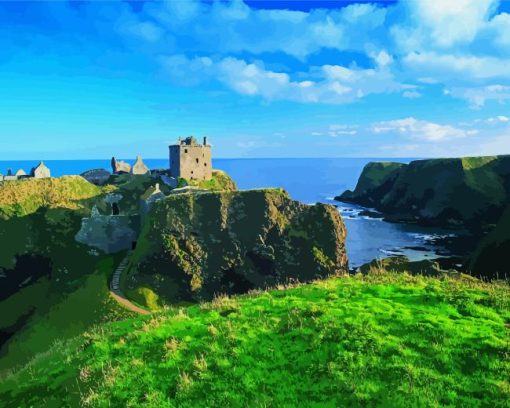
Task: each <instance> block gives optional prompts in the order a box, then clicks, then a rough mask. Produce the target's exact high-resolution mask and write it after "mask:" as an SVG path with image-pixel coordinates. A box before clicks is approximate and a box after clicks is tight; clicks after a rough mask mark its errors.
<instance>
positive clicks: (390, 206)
mask: <svg viewBox="0 0 510 408" xmlns="http://www.w3.org/2000/svg"><path fill="white" fill-rule="evenodd" d="M335 199H336V200H339V201H344V202H351V203H356V204H360V205H363V206H367V207H373V208H375V209H377V210H379V211H381V212H382V213H383V214H384V215H385V216H386V219H388V220H391V221H401V222H416V223H420V224H430V225H441V226H457V227H465V228H469V229H480V228H483V227H485V226H488V225H490V224H494V223H495V222H497V220H498V219H499V217H500V216H501V214H502V212H503V210H504V208H505V206H506V205H507V203H508V201H509V199H510V156H508V155H507V156H489V157H466V158H454V159H430V160H416V161H412V162H410V163H409V164H401V163H369V164H367V165H366V166H365V168H364V169H363V172H362V174H361V176H360V178H359V180H358V184H357V185H356V188H355V189H354V191H350V190H347V191H345V192H344V193H343V194H341V195H340V196H338V197H335Z"/></svg>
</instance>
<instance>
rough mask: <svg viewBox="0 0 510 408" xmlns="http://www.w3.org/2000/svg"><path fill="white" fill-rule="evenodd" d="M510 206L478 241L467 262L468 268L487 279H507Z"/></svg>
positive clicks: (508, 274) (509, 244)
mask: <svg viewBox="0 0 510 408" xmlns="http://www.w3.org/2000/svg"><path fill="white" fill-rule="evenodd" d="M509 254H510V206H509V207H507V209H506V210H505V212H504V213H503V216H502V217H501V219H500V220H499V222H498V223H497V225H496V227H495V228H494V229H493V230H492V231H491V232H490V233H489V234H488V235H487V236H486V237H485V238H484V239H483V240H482V241H481V242H480V244H479V245H478V248H477V249H476V250H475V251H474V252H473V254H472V255H471V257H470V260H469V263H468V270H469V272H470V273H471V274H473V275H476V276H483V277H486V278H489V279H509V278H510V267H509V266H508V265H509V262H508V256H509Z"/></svg>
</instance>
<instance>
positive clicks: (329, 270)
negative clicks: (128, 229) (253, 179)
mask: <svg viewBox="0 0 510 408" xmlns="http://www.w3.org/2000/svg"><path fill="white" fill-rule="evenodd" d="M345 235H346V230H345V226H344V223H343V221H342V219H341V217H340V215H339V213H338V211H337V210H336V209H335V208H334V207H333V206H329V205H325V204H316V205H313V206H308V205H304V204H301V203H299V202H297V201H293V200H291V199H290V198H289V196H288V194H287V193H286V192H284V191H283V190H280V189H268V190H249V191H237V192H226V191H222V192H205V193H204V192H201V193H187V194H176V195H171V196H169V197H166V198H165V199H163V200H160V201H158V202H157V203H155V204H154V206H153V208H152V210H151V211H150V212H149V214H148V216H147V217H146V220H145V222H144V226H143V229H142V233H141V235H140V238H139V240H138V245H137V248H136V250H135V251H134V253H133V255H132V257H131V260H130V264H131V267H130V274H131V278H130V279H129V282H130V286H131V287H130V288H131V289H132V290H134V289H135V288H136V287H137V286H140V285H142V282H147V281H148V280H149V281H150V280H151V279H152V282H153V284H151V285H150V286H151V287H153V288H154V289H155V290H156V291H159V293H158V295H160V296H162V297H165V296H167V297H168V298H169V299H170V300H171V301H173V302H175V301H176V300H179V299H180V300H199V299H210V298H212V297H213V296H214V295H215V294H218V293H242V292H247V291H248V290H250V289H255V288H263V287H266V286H272V285H275V284H278V283H283V282H286V281H288V280H292V279H297V280H300V281H309V280H312V279H315V278H320V277H325V276H328V275H332V274H337V273H345V272H347V270H348V262H347V256H346V252H345V246H344V242H345ZM165 288H166V289H165ZM165 291H166V293H165Z"/></svg>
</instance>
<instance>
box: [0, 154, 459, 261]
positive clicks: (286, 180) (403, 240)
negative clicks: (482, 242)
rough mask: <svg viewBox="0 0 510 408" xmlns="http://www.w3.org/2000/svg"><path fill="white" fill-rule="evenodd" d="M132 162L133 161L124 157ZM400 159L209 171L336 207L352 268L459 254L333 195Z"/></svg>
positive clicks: (227, 162) (56, 169)
mask: <svg viewBox="0 0 510 408" xmlns="http://www.w3.org/2000/svg"><path fill="white" fill-rule="evenodd" d="M122 160H125V161H127V162H129V163H131V164H133V162H134V160H128V159H122ZM384 160H391V161H399V162H402V163H408V162H409V161H411V160H413V159H412V158H401V159H385V158H323V159H321V158H292V159H287V158H285V159H273V158H271V159H245V158H242V159H214V160H213V167H214V168H215V169H220V170H224V171H226V172H227V173H228V174H229V175H230V176H231V177H232V178H233V179H234V181H235V182H236V183H237V186H238V187H239V188H240V189H250V188H261V187H282V188H284V189H285V190H287V191H288V192H289V194H290V195H291V197H292V198H293V199H296V200H299V201H302V202H304V203H307V204H313V203H317V202H321V203H327V204H333V205H335V206H337V208H338V211H339V212H340V213H341V215H342V217H343V219H344V222H345V224H346V227H347V241H346V248H347V255H348V257H349V264H350V266H351V267H352V268H356V267H358V266H360V265H362V264H364V263H366V262H370V261H371V260H373V259H378V258H385V257H388V256H399V255H403V256H407V257H408V258H409V259H410V260H413V261H414V260H423V259H434V258H438V257H441V256H450V255H457V254H453V253H451V252H450V251H449V249H448V248H446V247H444V246H442V245H441V244H438V242H442V241H444V239H445V238H449V237H455V235H456V234H458V232H454V231H452V230H443V229H438V228H432V227H420V226H416V225H406V224H397V223H389V222H386V221H384V220H383V219H382V217H380V218H373V217H367V216H364V215H362V214H360V213H361V211H363V210H364V209H365V208H363V207H360V206H357V205H353V204H347V203H342V202H338V201H335V200H334V197H335V196H337V195H339V194H340V193H342V192H343V191H345V190H346V189H351V190H352V189H354V187H355V186H356V182H357V180H358V178H359V176H360V174H361V171H362V170H363V167H364V166H365V165H366V164H367V163H368V162H370V161H384ZM144 162H145V163H146V164H147V165H148V166H149V167H150V168H151V169H156V168H168V159H144ZM37 164H38V162H37V161H30V160H25V161H0V173H1V174H6V173H7V169H8V168H11V169H12V171H13V172H16V171H17V170H18V169H20V168H22V169H24V170H25V171H26V172H27V173H28V172H29V170H30V169H31V168H32V167H34V166H36V165H37ZM45 164H46V166H48V167H49V168H50V170H51V172H52V176H54V177H60V176H63V175H73V174H80V173H82V172H84V171H86V170H90V169H95V168H105V169H110V160H109V159H105V160H47V161H45Z"/></svg>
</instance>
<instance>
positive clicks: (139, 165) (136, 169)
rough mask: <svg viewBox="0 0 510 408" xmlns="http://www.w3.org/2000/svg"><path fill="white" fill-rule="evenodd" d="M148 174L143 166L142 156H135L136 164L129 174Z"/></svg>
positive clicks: (148, 171) (146, 168)
mask: <svg viewBox="0 0 510 408" xmlns="http://www.w3.org/2000/svg"><path fill="white" fill-rule="evenodd" d="M150 172H151V171H150V170H149V168H148V167H147V166H146V165H145V164H144V162H143V160H142V156H137V157H136V162H135V164H134V165H133V167H132V168H131V174H149V173H150Z"/></svg>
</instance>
